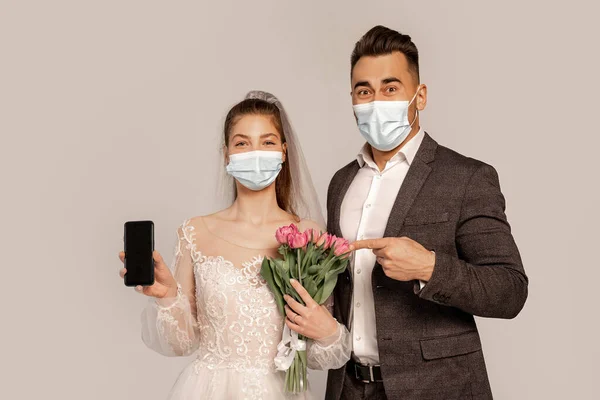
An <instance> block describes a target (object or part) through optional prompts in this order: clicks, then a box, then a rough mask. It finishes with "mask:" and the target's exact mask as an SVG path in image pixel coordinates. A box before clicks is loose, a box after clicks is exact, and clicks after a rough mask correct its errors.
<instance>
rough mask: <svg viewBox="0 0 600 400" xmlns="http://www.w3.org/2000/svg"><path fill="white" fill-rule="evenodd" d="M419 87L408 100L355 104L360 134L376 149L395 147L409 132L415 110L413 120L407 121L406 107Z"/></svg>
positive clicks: (387, 149)
mask: <svg viewBox="0 0 600 400" xmlns="http://www.w3.org/2000/svg"><path fill="white" fill-rule="evenodd" d="M419 90H421V87H420V86H419V88H418V89H417V91H416V93H415V95H414V96H413V98H412V99H411V100H410V101H372V102H370V103H364V104H355V105H354V106H353V108H354V114H355V115H356V119H357V123H358V129H359V131H360V134H361V135H362V136H363V137H364V138H365V140H366V141H367V142H369V144H370V145H371V146H373V147H374V148H376V149H377V150H381V151H390V150H392V149H395V148H396V147H398V146H399V145H400V143H402V142H403V141H404V140H405V139H406V137H407V136H408V135H409V134H410V131H411V129H412V124H414V122H415V121H416V120H417V112H418V111H417V112H415V117H414V118H413V122H412V123H409V122H408V107H409V106H410V105H411V104H412V102H413V101H414V100H415V98H416V97H417V94H418V93H419Z"/></svg>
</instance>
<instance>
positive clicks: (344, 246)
mask: <svg viewBox="0 0 600 400" xmlns="http://www.w3.org/2000/svg"><path fill="white" fill-rule="evenodd" d="M349 251H350V243H349V242H348V241H347V240H346V239H344V238H337V240H336V241H335V244H334V249H333V254H335V255H336V256H341V255H343V254H346V253H348V252H349Z"/></svg>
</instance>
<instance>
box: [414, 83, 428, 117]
mask: <svg viewBox="0 0 600 400" xmlns="http://www.w3.org/2000/svg"><path fill="white" fill-rule="evenodd" d="M416 100H417V110H419V111H423V110H424V109H425V107H427V85H425V84H423V85H421V89H420V90H419V93H418V94H417V98H416Z"/></svg>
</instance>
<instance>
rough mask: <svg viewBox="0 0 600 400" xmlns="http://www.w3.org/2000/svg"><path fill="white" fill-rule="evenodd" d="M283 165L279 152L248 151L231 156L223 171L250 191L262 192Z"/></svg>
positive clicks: (281, 154)
mask: <svg viewBox="0 0 600 400" xmlns="http://www.w3.org/2000/svg"><path fill="white" fill-rule="evenodd" d="M282 164H283V153H282V152H281V151H260V150H256V151H248V152H245V153H237V154H231V155H230V156H229V164H227V167H225V169H226V170H227V173H228V174H229V175H231V176H233V177H234V178H235V179H236V180H237V181H238V182H239V183H241V184H242V185H244V186H245V187H247V188H248V189H250V190H255V191H256V190H262V189H264V188H266V187H267V186H269V185H270V184H272V183H273V182H274V181H275V179H276V178H277V175H279V171H281V167H282Z"/></svg>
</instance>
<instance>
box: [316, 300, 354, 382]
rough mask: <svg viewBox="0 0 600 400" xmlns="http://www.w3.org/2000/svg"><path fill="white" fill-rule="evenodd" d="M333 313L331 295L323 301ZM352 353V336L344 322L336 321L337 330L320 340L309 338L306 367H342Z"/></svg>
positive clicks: (325, 368) (321, 368)
mask: <svg viewBox="0 0 600 400" xmlns="http://www.w3.org/2000/svg"><path fill="white" fill-rule="evenodd" d="M325 306H326V307H327V309H328V310H329V312H330V313H331V314H332V315H333V296H330V297H329V298H328V299H327V301H326V302H325ZM351 353H352V336H351V335H350V332H349V331H348V329H347V328H346V326H345V325H344V324H340V323H339V322H338V329H337V331H336V332H335V333H334V334H333V335H331V336H329V337H326V338H323V339H321V340H309V341H308V343H307V352H306V356H307V357H306V358H307V364H308V368H310V369H316V370H328V369H338V368H341V367H343V366H344V365H345V364H346V363H347V362H348V360H349V359H350V355H351Z"/></svg>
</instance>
